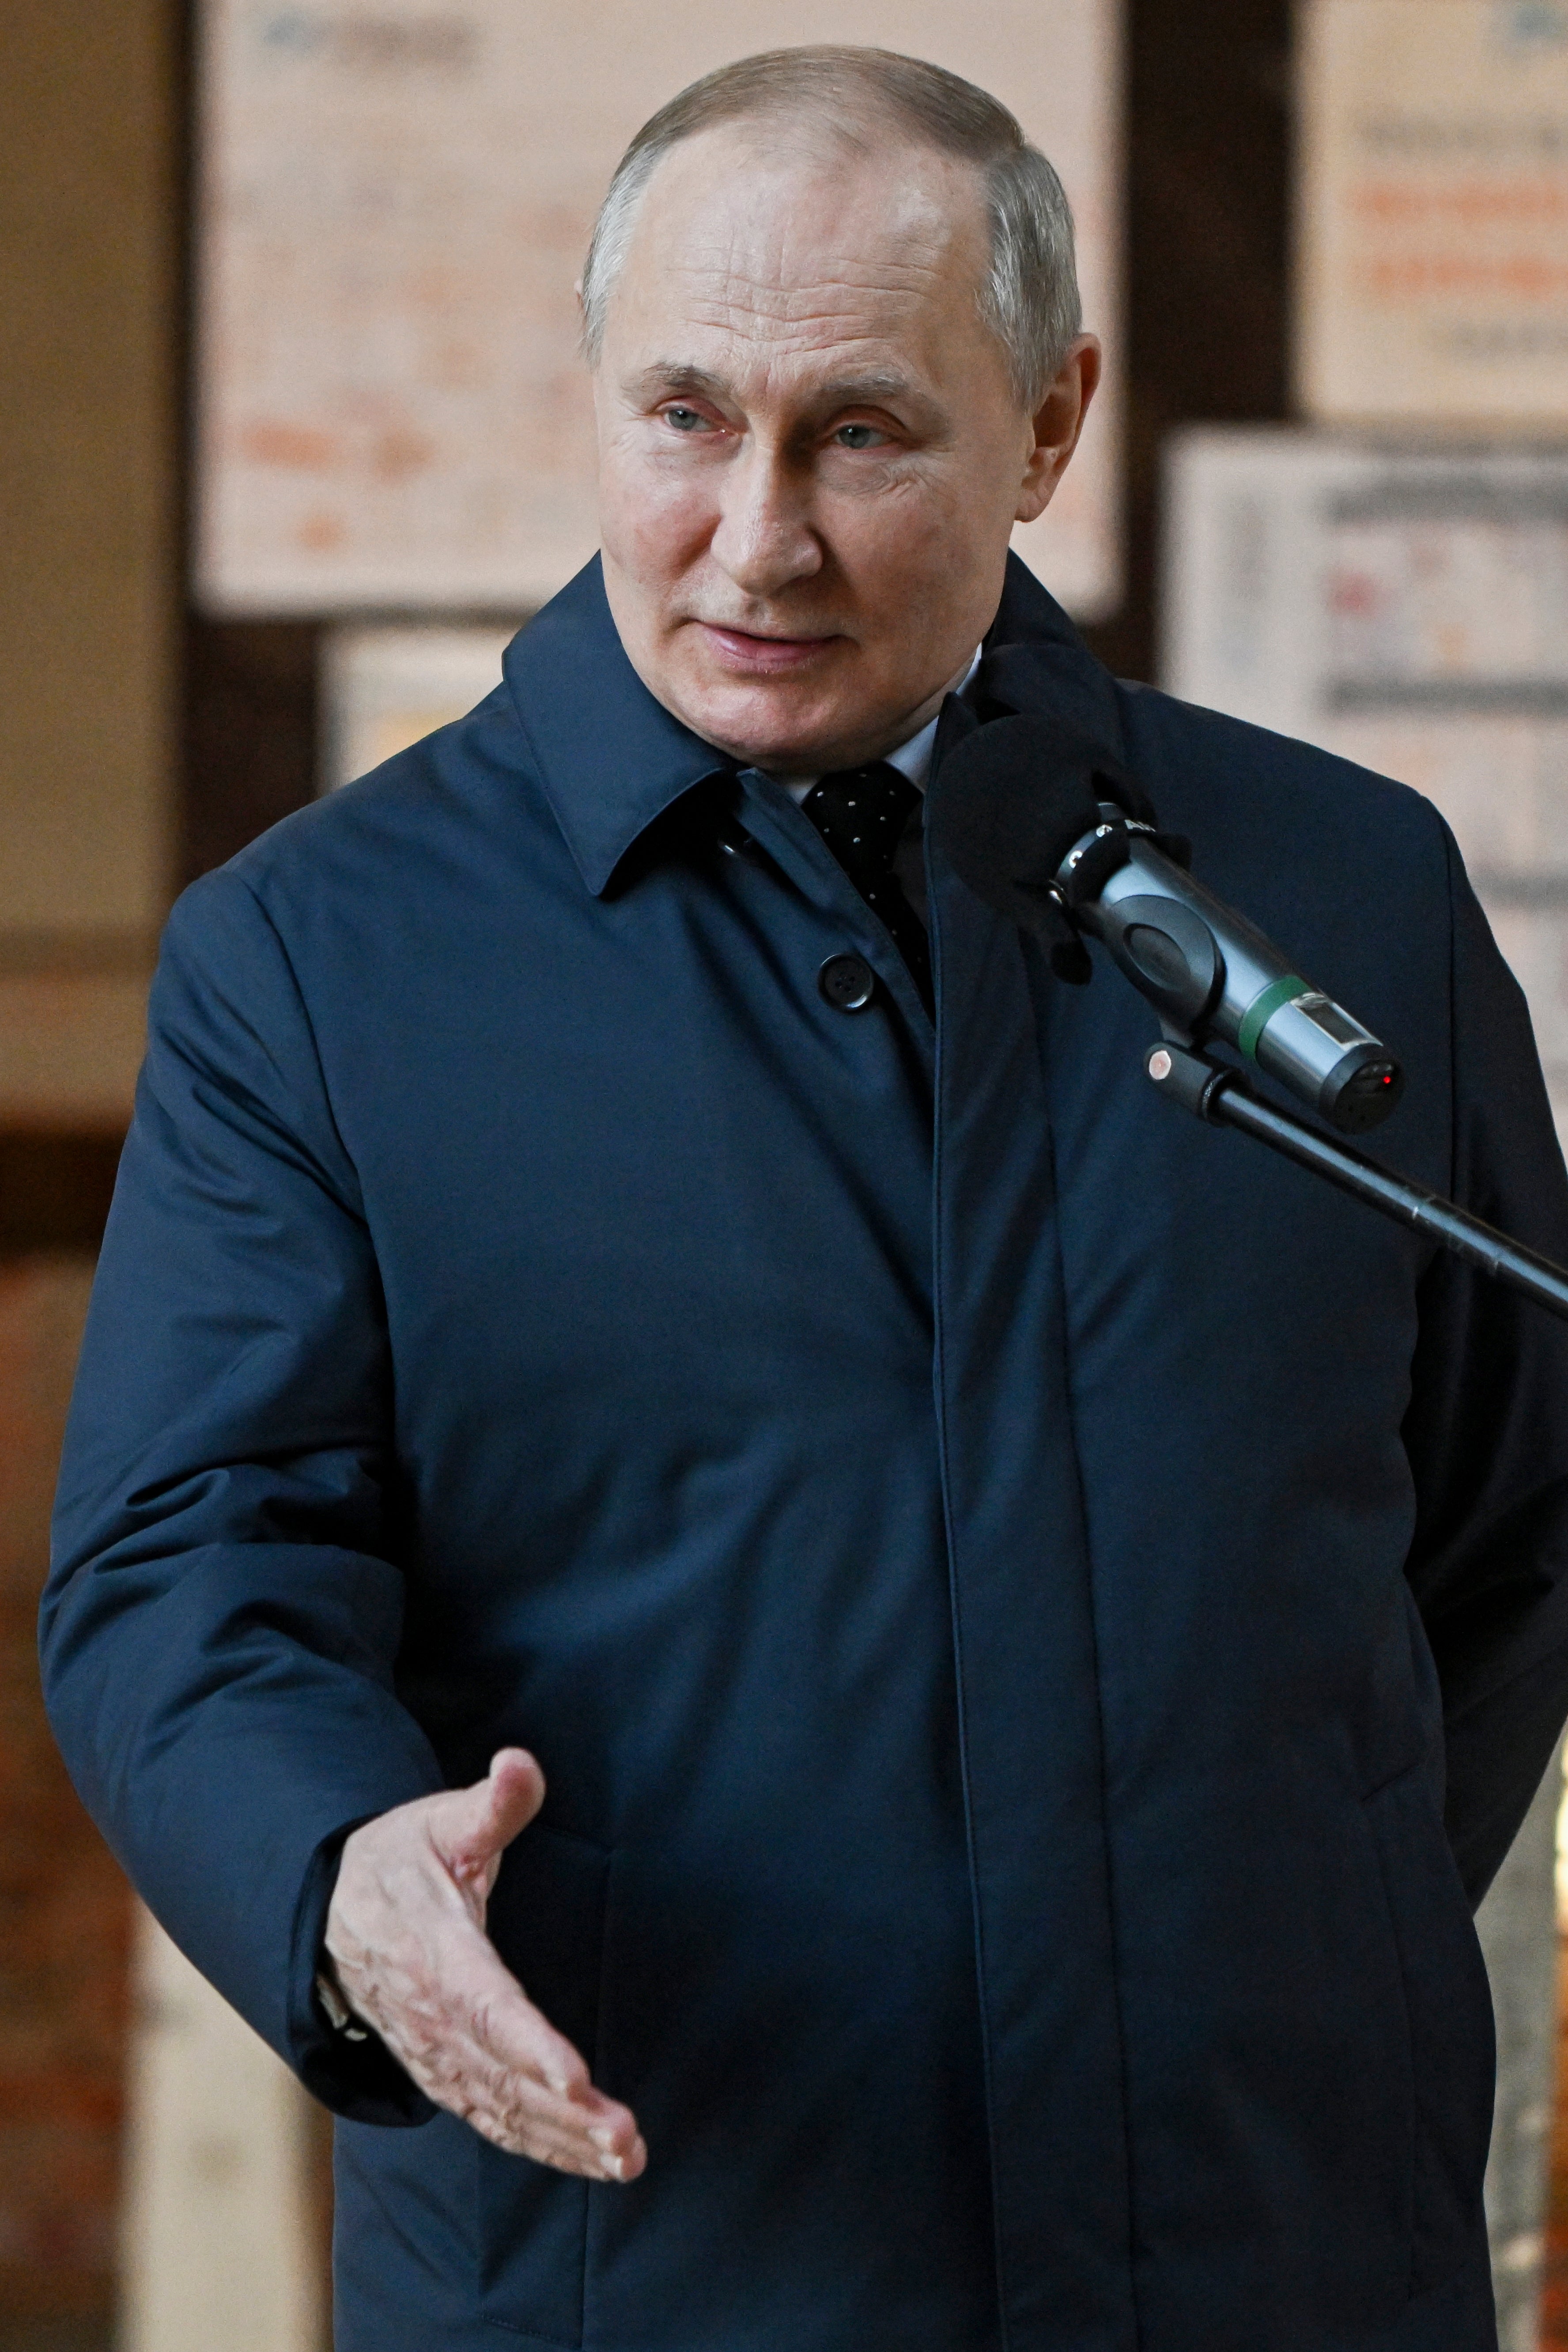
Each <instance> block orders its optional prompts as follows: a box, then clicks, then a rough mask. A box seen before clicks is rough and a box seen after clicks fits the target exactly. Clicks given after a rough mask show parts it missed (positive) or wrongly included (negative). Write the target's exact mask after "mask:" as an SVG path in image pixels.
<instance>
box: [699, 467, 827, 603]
mask: <svg viewBox="0 0 1568 2352" xmlns="http://www.w3.org/2000/svg"><path fill="white" fill-rule="evenodd" d="M710 547H711V551H712V554H713V559H714V561H715V562H717V563H718V564H719V565H720V566H721V569H722V570H723V571H725V572H728V574H729V576H730V578H731V580H732V581H733V582H734V583H735V585H736V586H737V588H739V589H741V590H742V591H743V593H745V594H746V595H748V596H776V595H778V594H779V593H781V591H783V590H784V589H785V588H788V587H789V586H790V585H791V584H792V583H794V582H795V581H797V580H807V579H810V578H811V577H812V575H813V574H814V573H815V572H820V571H821V569H822V566H823V561H824V557H823V549H822V543H821V541H819V540H818V538H817V536H816V530H814V529H813V527H812V521H811V515H810V494H809V485H808V484H807V483H806V482H805V480H804V479H803V478H801V475H800V473H799V472H798V471H797V469H796V468H795V467H792V466H791V464H790V463H789V461H788V458H787V457H786V456H785V454H784V452H783V451H782V450H778V449H774V448H770V447H769V446H767V444H766V443H765V442H763V440H761V439H760V438H756V439H753V440H752V441H751V443H750V446H748V447H747V448H746V450H745V451H744V453H743V455H742V456H741V457H739V459H738V460H737V462H736V463H734V464H733V465H731V466H730V467H726V468H725V474H724V481H723V488H722V490H721V496H720V509H719V520H718V525H717V527H716V529H715V530H714V533H713V537H712V540H711V541H710Z"/></svg>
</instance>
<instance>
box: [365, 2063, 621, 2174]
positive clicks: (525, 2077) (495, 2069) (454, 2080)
mask: <svg viewBox="0 0 1568 2352" xmlns="http://www.w3.org/2000/svg"><path fill="white" fill-rule="evenodd" d="M405 2064H406V2065H407V2067H408V2071H409V2073H410V2074H412V2075H413V2076H414V2079H415V2080H416V2083H418V2084H419V2086H420V2088H421V2089H422V2090H423V2091H425V2092H426V2093H427V2094H428V2095H429V2096H430V2097H431V2098H433V2099H435V2100H436V2101H437V2104H438V2105H441V2106H444V2107H447V2108H450V2109H451V2111H452V2112H453V2113H454V2114H456V2115H458V2116H462V2117H463V2119H464V2121H465V2122H467V2123H469V2124H471V2125H472V2126H474V2128H475V2130H476V2131H479V2132H482V2133H483V2134H484V2136H485V2137H486V2138H487V2139H491V2140H493V2141H495V2143H496V2144H497V2146H498V2147H506V2148H510V2149H511V2150H512V2151H513V2152H514V2153H515V2154H518V2155H522V2156H530V2157H532V2158H534V2159H535V2160H536V2161H537V2162H539V2163H542V2164H553V2165H555V2166H557V2167H558V2168H561V2169H563V2170H567V2171H573V2172H580V2173H584V2174H585V2175H587V2176H588V2177H589V2178H590V2179H605V2180H630V2179H636V2177H637V2174H638V2173H639V2172H640V2171H641V2170H642V2168H643V2166H644V2164H645V2163H646V2161H647V2149H646V2147H644V2146H643V2142H642V2138H641V2135H640V2134H639V2132H638V2130H637V2122H636V2119H635V2117H634V2116H632V2115H631V2113H630V2112H629V2110H628V2109H626V2108H625V2107H623V2106H620V2105H617V2104H616V2102H615V2101H614V2100H611V2099H607V2098H605V2096H604V2095H603V2094H602V2093H600V2092H597V2091H593V2090H590V2091H589V2092H588V2094H587V2096H586V2099H585V2101H583V2102H578V2101H574V2100H570V2099H564V2098H562V2097H561V2096H559V2095H558V2094H556V2093H555V2092H553V2091H552V2090H551V2089H550V2088H549V2087H548V2085H547V2084H543V2083H542V2082H540V2081H539V2080H538V2079H537V2077H536V2076H534V2075H531V2074H525V2073H519V2072H517V2071H515V2070H513V2069H511V2068H510V2067H508V2066H507V2065H505V2064H504V2063H502V2062H501V2061H500V2060H499V2059H497V2058H496V2057H495V2056H494V2055H493V2054H492V2053H490V2052H489V2051H488V2050H486V2049H484V2048H483V2047H481V2046H480V2045H479V2043H478V2042H473V2041H472V2040H468V2039H465V2040H463V2041H462V2042H460V2043H459V2042H456V2041H450V2042H445V2043H443V2044H442V2045H441V2047H440V2048H439V2049H438V2050H432V2049H430V2048H429V2047H428V2046H426V2048H425V2049H424V2050H415V2051H410V2052H409V2053H407V2055H406V2057H405Z"/></svg>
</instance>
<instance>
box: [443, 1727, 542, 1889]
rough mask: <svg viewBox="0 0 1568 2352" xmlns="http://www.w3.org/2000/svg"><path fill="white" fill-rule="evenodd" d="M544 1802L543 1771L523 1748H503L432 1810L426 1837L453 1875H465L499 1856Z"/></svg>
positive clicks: (490, 1864)
mask: <svg viewBox="0 0 1568 2352" xmlns="http://www.w3.org/2000/svg"><path fill="white" fill-rule="evenodd" d="M543 1802H544V1775H543V1773H542V1771H541V1770H540V1769H539V1766H538V1765H537V1763H536V1762H535V1761H534V1759H533V1758H532V1757H531V1755H530V1754H529V1753H528V1751H527V1749H526V1748H502V1749H501V1750H500V1753H499V1754H498V1755H497V1756H496V1757H495V1758H494V1759H492V1761H491V1764H490V1769H489V1772H488V1773H487V1774H486V1776H485V1778H484V1779H483V1780H476V1781H475V1782H474V1783H473V1785H472V1787H471V1788H468V1789H454V1790H452V1791H451V1793H450V1795H449V1796H448V1797H447V1798H446V1799H444V1800H442V1801H441V1802H440V1803H439V1804H438V1805H437V1806H436V1807H435V1808H433V1809H432V1814H431V1835H432V1838H433V1840H434V1843H435V1846H436V1850H437V1853H439V1854H440V1855H441V1857H442V1859H443V1861H444V1862H445V1863H446V1864H447V1868H448V1869H449V1870H450V1871H451V1872H452V1873H453V1874H454V1876H456V1877H458V1878H460V1879H471V1878H477V1877H480V1876H482V1875H483V1874H485V1873H486V1872H487V1871H489V1870H490V1869H491V1868H493V1866H494V1864H495V1863H496V1862H497V1861H498V1860H499V1858H500V1854H501V1853H503V1852H504V1850H505V1849H506V1847H508V1846H509V1845H510V1843H511V1842H512V1840H513V1838H514V1837H516V1836H517V1835H518V1833H519V1832H520V1831H521V1830H524V1829H526V1828H527V1827H528V1824H529V1822H531V1820H532V1819H533V1817H534V1815H535V1813H537V1812H538V1811H539V1808H540V1806H541V1805H542V1803H543Z"/></svg>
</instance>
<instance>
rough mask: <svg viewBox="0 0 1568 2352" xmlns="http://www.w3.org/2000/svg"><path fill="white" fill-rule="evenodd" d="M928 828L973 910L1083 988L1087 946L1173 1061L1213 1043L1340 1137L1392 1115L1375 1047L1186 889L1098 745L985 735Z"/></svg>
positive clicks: (1392, 1063)
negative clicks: (1030, 942)
mask: <svg viewBox="0 0 1568 2352" xmlns="http://www.w3.org/2000/svg"><path fill="white" fill-rule="evenodd" d="M926 823H927V824H928V826H929V827H930V829H931V831H932V832H933V833H934V835H936V837H937V840H938V842H939V843H940V845H941V847H942V851H943V853H944V854H945V856H947V858H948V859H949V861H950V862H951V864H952V866H954V868H955V869H956V870H957V872H958V874H959V875H960V877H962V879H963V881H964V882H966V883H967V884H968V886H969V887H970V888H971V889H972V890H973V892H974V894H975V896H976V897H977V898H984V900H985V901H986V903H987V905H989V906H992V907H994V908H996V910H997V912H998V913H1000V914H1003V915H1005V916H1006V917H1007V918H1008V919H1009V920H1011V921H1013V922H1016V923H1018V924H1020V925H1021V926H1022V927H1023V928H1024V929H1026V930H1028V931H1031V932H1033V933H1034V934H1035V936H1036V937H1037V938H1038V939H1041V940H1044V941H1045V942H1046V943H1047V946H1048V947H1049V949H1050V950H1051V961H1052V964H1053V966H1054V967H1055V969H1056V970H1057V971H1058V974H1059V975H1060V976H1061V977H1063V978H1064V979H1068V980H1087V979H1088V978H1089V960H1088V957H1087V955H1086V954H1085V952H1084V950H1083V947H1082V944H1081V940H1080V939H1079V934H1080V933H1081V934H1087V936H1088V937H1089V938H1090V939H1093V940H1100V942H1101V944H1102V945H1103V946H1104V947H1105V949H1106V950H1108V952H1109V953H1110V957H1111V958H1112V960H1113V961H1114V962H1116V963H1117V964H1118V965H1120V967H1121V970H1122V971H1124V972H1125V973H1126V975H1127V977H1128V979H1129V980H1131V982H1132V983H1133V985H1134V986H1135V987H1137V988H1139V989H1141V990H1142V992H1143V994H1144V995H1145V996H1146V997H1147V998H1148V999H1149V1001H1150V1003H1152V1005H1153V1006H1154V1007H1155V1009H1156V1011H1157V1012H1158V1013H1159V1014H1160V1016H1161V1026H1162V1028H1163V1030H1164V1032H1165V1034H1166V1035H1167V1036H1169V1037H1171V1038H1172V1039H1173V1040H1174V1041H1175V1042H1178V1043H1180V1044H1183V1045H1194V1044H1195V1045H1202V1044H1203V1043H1205V1041H1206V1040H1208V1039H1210V1038H1215V1037H1217V1038H1220V1039H1222V1040H1223V1041H1224V1043H1225V1044H1226V1045H1231V1046H1234V1047H1235V1049H1236V1051H1237V1053H1238V1054H1239V1055H1241V1057H1242V1059H1243V1061H1244V1062H1250V1063H1252V1064H1253V1065H1254V1066H1256V1067H1257V1068H1258V1069H1259V1070H1262V1071H1264V1072H1266V1073H1267V1075H1268V1076H1270V1077H1272V1078H1275V1079H1278V1081H1279V1084H1280V1085H1281V1086H1283V1087H1287V1088H1288V1089H1289V1092H1290V1093H1291V1094H1293V1095H1295V1096H1296V1097H1298V1098H1299V1099H1300V1101H1302V1102H1304V1103H1306V1104H1307V1106H1308V1108H1310V1109H1311V1110H1314V1111H1316V1112H1317V1113H1318V1115H1319V1116H1320V1118H1325V1119H1327V1120H1328V1122H1329V1124H1330V1125H1331V1127H1336V1128H1338V1129H1340V1130H1341V1131H1342V1133H1343V1134H1347V1135H1360V1134H1364V1133H1365V1132H1366V1130H1367V1129H1369V1128H1373V1127H1375V1126H1377V1125H1378V1123H1379V1121H1380V1120H1382V1119H1384V1118H1386V1117H1387V1116H1388V1113H1389V1112H1390V1111H1391V1110H1392V1109H1393V1108H1394V1105H1395V1103H1396V1102H1397V1101H1398V1100H1399V1097H1400V1096H1401V1094H1402V1093H1403V1092H1404V1090H1405V1074H1404V1072H1403V1070H1402V1069H1401V1067H1400V1066H1399V1064H1398V1062H1397V1061H1396V1060H1395V1059H1394V1055H1392V1054H1391V1053H1390V1052H1389V1051H1388V1049H1387V1047H1386V1046H1385V1045H1382V1044H1381V1043H1380V1042H1379V1040H1378V1039H1377V1038H1376V1037H1374V1036H1373V1034H1372V1032H1371V1030H1369V1029H1363V1026H1362V1024H1361V1023H1360V1022H1359V1021H1356V1020H1353V1019H1352V1016H1351V1015H1350V1014H1349V1013H1347V1012H1346V1011H1345V1010H1344V1008H1343V1006H1342V1005H1339V1004H1336V1003H1334V1001H1333V999H1332V998H1331V997H1329V996H1325V995H1324V994H1323V992H1322V991H1321V989H1318V988H1314V987H1313V986H1312V984H1311V982H1310V981H1309V980H1306V979H1304V978H1303V977H1302V975H1301V974H1300V972H1299V971H1297V970H1296V968H1295V966H1294V965H1293V964H1292V963H1291V962H1290V961H1289V958H1288V957H1286V956H1284V955H1282V954H1281V953H1280V951H1279V949H1278V948H1277V947H1275V946H1274V945H1273V943H1272V941H1271V940H1268V939H1266V938H1265V937H1264V935H1263V933H1262V932H1261V931H1260V930H1258V928H1257V926H1256V925H1255V924H1252V923H1249V922H1248V921H1247V919H1246V917H1245V916H1244V915H1238V914H1237V913H1236V912H1235V911H1234V910H1233V909H1232V908H1229V907H1227V906H1226V905H1225V904H1224V902H1223V900H1221V899H1219V898H1215V896H1214V894H1213V893H1212V891H1208V890H1205V888H1204V887H1203V885H1202V883H1201V882H1194V880H1193V878H1192V877H1191V875H1190V874H1188V873H1187V872H1186V871H1185V866H1186V858H1187V845H1186V844H1185V843H1184V842H1179V841H1176V840H1175V839H1173V837H1172V836H1171V835H1166V834H1162V833H1161V831H1160V829H1159V824H1158V820H1157V819H1156V818H1155V815H1154V812H1153V810H1152V808H1151V807H1150V805H1149V803H1148V802H1147V800H1146V799H1145V798H1144V796H1143V794H1142V792H1141V791H1140V790H1139V789H1138V787H1137V785H1136V784H1135V783H1133V782H1132V780H1131V778H1130V777H1129V776H1128V775H1127V774H1126V772H1124V771H1123V770H1122V769H1121V766H1120V765H1119V763H1118V762H1117V761H1115V760H1113V759H1111V758H1110V757H1109V756H1108V754H1107V752H1106V751H1105V748H1104V746H1103V745H1102V744H1098V743H1096V742H1094V741H1093V740H1091V739H1090V738H1089V737H1088V736H1086V735H1081V734H1079V733H1077V732H1076V731H1074V730H1070V729H1066V728H1062V727H1059V726H1058V725H1056V724H1054V723H1053V722H1051V721H1050V720H1047V719H1040V718H1034V717H1019V718H1012V719H993V720H992V721H991V722H990V723H989V724H988V725H986V726H984V727H980V728H976V729H975V730H973V732H972V733H970V734H968V735H966V736H964V737H963V738H962V739H961V740H959V741H958V742H957V743H955V744H954V745H953V746H952V749H951V750H950V751H948V752H947V754H946V756H945V758H944V759H943V760H942V764H941V766H940V767H939V769H938V771H937V773H936V775H935V777H934V778H933V780H932V782H931V789H930V792H929V793H928V794H927V816H926Z"/></svg>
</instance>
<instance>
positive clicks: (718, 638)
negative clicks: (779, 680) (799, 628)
mask: <svg viewBox="0 0 1568 2352" xmlns="http://www.w3.org/2000/svg"><path fill="white" fill-rule="evenodd" d="M694 625H695V626H696V627H697V628H699V629H700V631H701V632H702V637H703V641H704V643H705V645H706V646H707V647H708V649H709V651H710V652H711V653H712V654H714V655H716V656H717V657H718V659H719V662H720V663H721V666H722V667H724V668H725V669H727V670H729V671H731V673H732V674H733V675H735V676H738V677H787V676H788V675H790V674H791V673H792V672H794V671H797V670H804V669H809V668H811V667H813V665H814V664H816V663H819V662H821V661H824V660H825V659H826V656H827V655H828V653H829V652H830V651H831V649H832V648H833V647H834V646H839V645H842V644H843V643H844V639H843V638H842V637H841V636H839V635H837V632H829V633H827V634H825V635H821V636H816V637H785V636H764V635H761V634H760V633H759V632H757V631H755V630H752V629H731V628H726V627H724V626H722V625H721V624H720V623H718V622H716V621H698V622H696V623H695V624H694Z"/></svg>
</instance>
